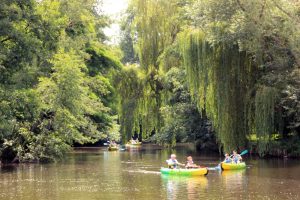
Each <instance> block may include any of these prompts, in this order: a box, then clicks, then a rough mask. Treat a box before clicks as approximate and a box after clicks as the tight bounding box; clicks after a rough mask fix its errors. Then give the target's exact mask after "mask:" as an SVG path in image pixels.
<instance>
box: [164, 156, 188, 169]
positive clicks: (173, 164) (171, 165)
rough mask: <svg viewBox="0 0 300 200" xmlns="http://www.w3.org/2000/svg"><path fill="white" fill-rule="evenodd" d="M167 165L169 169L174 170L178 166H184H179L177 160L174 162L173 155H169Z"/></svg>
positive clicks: (174, 157)
mask: <svg viewBox="0 0 300 200" xmlns="http://www.w3.org/2000/svg"><path fill="white" fill-rule="evenodd" d="M166 162H167V164H168V167H169V168H170V169H176V168H178V166H185V165H184V164H181V163H179V162H178V161H177V160H176V155H175V154H171V157H170V159H169V160H166Z"/></svg>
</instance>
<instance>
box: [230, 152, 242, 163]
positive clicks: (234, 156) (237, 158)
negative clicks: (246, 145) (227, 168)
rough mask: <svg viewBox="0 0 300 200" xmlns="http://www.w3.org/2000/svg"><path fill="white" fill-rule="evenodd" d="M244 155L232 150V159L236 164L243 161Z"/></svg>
mask: <svg viewBox="0 0 300 200" xmlns="http://www.w3.org/2000/svg"><path fill="white" fill-rule="evenodd" d="M242 159H243V158H242V156H241V155H240V154H238V153H237V152H236V151H233V152H232V161H233V162H234V163H236V164H238V163H240V162H241V161H242Z"/></svg>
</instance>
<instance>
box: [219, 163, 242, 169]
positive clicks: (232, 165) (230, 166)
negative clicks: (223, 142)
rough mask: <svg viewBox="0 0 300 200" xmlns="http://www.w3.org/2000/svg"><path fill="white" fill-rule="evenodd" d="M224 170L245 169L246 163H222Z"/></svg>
mask: <svg viewBox="0 0 300 200" xmlns="http://www.w3.org/2000/svg"><path fill="white" fill-rule="evenodd" d="M221 168H222V170H237V169H245V168H246V163H244V162H241V163H238V164H235V163H221Z"/></svg>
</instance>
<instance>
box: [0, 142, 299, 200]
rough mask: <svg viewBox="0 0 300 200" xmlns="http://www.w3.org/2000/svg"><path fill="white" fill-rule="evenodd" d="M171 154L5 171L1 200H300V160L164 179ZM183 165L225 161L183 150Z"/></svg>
mask: <svg viewBox="0 0 300 200" xmlns="http://www.w3.org/2000/svg"><path fill="white" fill-rule="evenodd" d="M170 153H171V152H170V151H168V150H159V149H155V148H153V147H151V146H144V147H143V149H142V150H132V151H123V152H121V151H120V152H108V151H106V149H105V148H98V149H77V150H76V151H74V152H73V153H70V154H69V155H68V156H67V157H66V158H65V161H64V162H62V163H57V164H44V165H41V164H20V165H11V166H5V167H4V166H2V168H1V171H0V199H6V200H8V199H22V200H23V199H24V200H56V199H61V200H66V199H72V200H92V199H110V200H111V199H122V200H123V199H154V200H156V199H300V161H299V160H282V159H272V160H258V159H251V158H246V163H247V164H248V168H247V169H246V170H242V171H228V172H222V173H221V172H219V171H210V172H209V174H208V175H207V176H206V177H191V178H189V177H176V176H173V177H168V176H162V175H161V174H160V173H159V169H160V167H161V166H162V165H164V162H165V160H166V159H167V158H168V156H169V154H170ZM176 154H177V157H178V160H180V161H184V160H185V156H186V155H192V156H193V157H194V161H195V162H196V163H200V164H201V165H203V166H211V167H212V166H216V165H217V163H218V162H219V160H220V158H219V157H218V156H208V155H201V154H200V153H196V152H194V151H193V149H190V148H187V147H181V148H178V149H177V150H176Z"/></svg>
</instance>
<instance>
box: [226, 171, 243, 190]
mask: <svg viewBox="0 0 300 200" xmlns="http://www.w3.org/2000/svg"><path fill="white" fill-rule="evenodd" d="M221 175H222V184H223V187H224V188H226V189H228V190H240V189H244V188H246V186H247V184H246V181H245V176H246V169H241V170H225V171H222V172H221Z"/></svg>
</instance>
